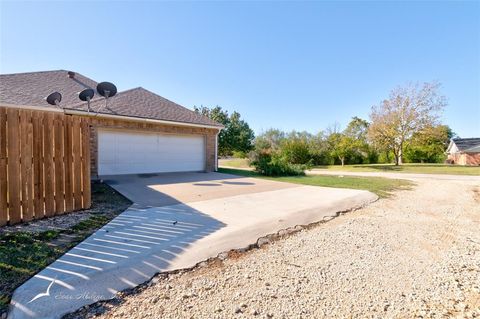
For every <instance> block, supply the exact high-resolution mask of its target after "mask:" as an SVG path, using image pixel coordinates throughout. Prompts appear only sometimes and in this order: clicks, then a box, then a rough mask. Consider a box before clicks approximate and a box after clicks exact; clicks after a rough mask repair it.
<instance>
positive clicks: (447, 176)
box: [306, 168, 480, 182]
mask: <svg viewBox="0 0 480 319" xmlns="http://www.w3.org/2000/svg"><path fill="white" fill-rule="evenodd" d="M306 173H307V174H308V175H344V176H373V177H386V178H395V179H408V180H416V179H430V180H447V181H448V180H453V181H467V182H480V176H478V175H450V174H413V173H390V172H348V171H334V170H326V169H316V168H314V169H312V170H310V171H306Z"/></svg>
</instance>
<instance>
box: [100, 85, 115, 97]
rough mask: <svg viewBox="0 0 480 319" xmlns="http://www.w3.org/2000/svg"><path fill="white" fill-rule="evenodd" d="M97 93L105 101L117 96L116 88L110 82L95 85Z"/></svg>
mask: <svg viewBox="0 0 480 319" xmlns="http://www.w3.org/2000/svg"><path fill="white" fill-rule="evenodd" d="M97 92H98V94H100V95H101V96H103V97H106V98H107V99H108V98H109V97H112V96H114V95H115V94H117V87H116V86H115V85H114V84H113V83H110V82H102V83H98V85H97Z"/></svg>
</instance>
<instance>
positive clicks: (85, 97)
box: [78, 89, 95, 102]
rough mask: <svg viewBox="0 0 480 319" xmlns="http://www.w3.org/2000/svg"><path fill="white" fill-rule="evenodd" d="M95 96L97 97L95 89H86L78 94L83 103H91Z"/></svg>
mask: <svg viewBox="0 0 480 319" xmlns="http://www.w3.org/2000/svg"><path fill="white" fill-rule="evenodd" d="M94 95H95V91H94V90H93V89H85V90H83V91H82V92H80V93H79V94H78V97H79V98H80V100H82V101H87V102H89V101H90V100H91V99H92V97H93V96H94Z"/></svg>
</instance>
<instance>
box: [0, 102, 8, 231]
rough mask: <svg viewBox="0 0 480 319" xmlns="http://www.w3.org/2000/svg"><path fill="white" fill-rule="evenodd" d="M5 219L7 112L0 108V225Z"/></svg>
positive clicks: (3, 223) (4, 222)
mask: <svg viewBox="0 0 480 319" xmlns="http://www.w3.org/2000/svg"><path fill="white" fill-rule="evenodd" d="M7 220H8V202H7V112H6V110H5V109H3V108H0V226H3V225H5V224H6V223H7Z"/></svg>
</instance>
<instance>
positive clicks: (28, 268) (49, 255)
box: [0, 183, 131, 314]
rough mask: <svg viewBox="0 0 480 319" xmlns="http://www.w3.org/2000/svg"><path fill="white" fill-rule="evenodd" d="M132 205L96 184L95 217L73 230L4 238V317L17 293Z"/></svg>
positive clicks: (0, 239)
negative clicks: (28, 281)
mask: <svg viewBox="0 0 480 319" xmlns="http://www.w3.org/2000/svg"><path fill="white" fill-rule="evenodd" d="M130 205H131V202H130V201H129V200H127V199H126V198H124V197H123V196H122V195H120V194H118V193H117V192H115V191H114V190H113V189H112V188H110V187H109V186H107V185H105V184H102V183H92V208H91V209H89V212H90V213H91V214H92V215H91V216H90V217H89V218H87V219H85V220H83V221H80V222H79V223H77V224H76V225H73V226H72V227H70V228H69V229H62V230H60V229H59V230H48V231H43V232H37V233H33V232H26V231H12V232H10V233H9V232H5V233H3V234H1V235H0V314H1V313H2V312H3V311H6V310H7V307H8V304H9V303H10V298H11V296H12V294H13V291H14V290H15V289H16V288H17V287H18V286H20V285H21V284H22V283H24V282H25V281H26V280H28V279H29V278H30V277H32V276H33V275H35V274H36V273H38V272H39V271H40V270H42V269H43V268H45V267H46V266H48V265H49V264H51V263H52V262H53V261H55V260H56V259H57V258H58V257H60V256H61V255H63V254H64V253H65V252H66V251H68V250H69V249H70V248H72V247H73V246H75V245H76V244H78V243H79V242H81V241H82V240H84V239H85V238H86V237H88V236H89V235H91V234H92V233H93V232H95V231H96V230H97V229H99V228H100V227H102V226H103V225H105V224H106V223H108V222H109V221H110V220H111V219H113V218H114V217H115V216H117V215H118V214H120V213H121V212H123V211H124V210H125V209H126V208H128V206H130Z"/></svg>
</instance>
